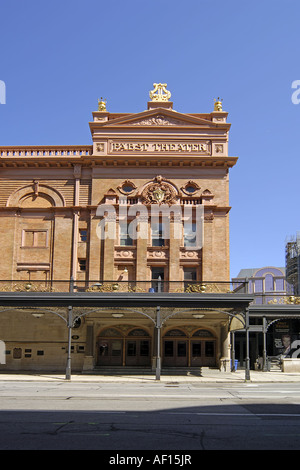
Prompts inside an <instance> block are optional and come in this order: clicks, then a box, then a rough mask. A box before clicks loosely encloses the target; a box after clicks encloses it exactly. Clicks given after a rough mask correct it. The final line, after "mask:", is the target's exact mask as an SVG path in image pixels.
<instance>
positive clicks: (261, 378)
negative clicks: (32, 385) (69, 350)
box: [0, 369, 300, 384]
mask: <svg viewBox="0 0 300 470" xmlns="http://www.w3.org/2000/svg"><path fill="white" fill-rule="evenodd" d="M7 381H11V382H14V381H18V382H20V381H23V382H61V381H63V382H69V381H67V380H66V379H65V375H64V374H55V373H47V372H45V373H38V372H37V373H30V374H29V373H19V372H10V373H3V372H0V383H1V382H7ZM71 382H77V383H100V382H106V383H112V382H115V383H124V382H128V383H129V382H131V383H137V382H144V383H151V382H154V383H155V382H160V383H174V384H175V383H176V384H180V383H198V384H199V383H237V384H238V383H244V382H246V381H245V371H244V370H237V371H235V372H220V371H219V370H215V369H207V370H205V371H204V372H203V374H202V375H201V376H198V375H197V376H196V375H192V374H191V375H161V378H160V381H159V380H156V378H155V374H153V375H125V374H124V375H115V376H112V375H96V374H91V375H89V374H76V373H74V374H72V376H71ZM272 382H276V383H280V382H285V383H287V382H299V383H300V373H283V372H280V371H279V372H273V371H272V372H261V371H254V370H253V371H252V370H251V371H250V381H248V380H247V383H272Z"/></svg>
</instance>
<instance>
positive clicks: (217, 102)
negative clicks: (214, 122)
mask: <svg viewBox="0 0 300 470" xmlns="http://www.w3.org/2000/svg"><path fill="white" fill-rule="evenodd" d="M222 101H223V100H221V99H220V97H218V99H217V100H215V106H214V111H223V109H222Z"/></svg>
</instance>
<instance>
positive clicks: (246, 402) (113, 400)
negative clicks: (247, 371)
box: [0, 381, 300, 455]
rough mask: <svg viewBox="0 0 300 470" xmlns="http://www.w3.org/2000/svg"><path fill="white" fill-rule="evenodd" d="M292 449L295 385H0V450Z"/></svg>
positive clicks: (296, 438) (297, 404)
mask: <svg viewBox="0 0 300 470" xmlns="http://www.w3.org/2000/svg"><path fill="white" fill-rule="evenodd" d="M299 447H300V386H299V384H297V383H282V384H274V383H270V384H255V385H254V384H246V383H245V384H237V385H235V384H227V385H226V384H220V385H218V384H213V385H211V384H197V383H191V384H180V383H178V384H176V383H174V382H172V383H149V384H147V383H140V384H139V383H137V384H134V383H127V384H126V383H122V384H120V383H101V384H98V383H68V382H63V381H62V382H55V383H50V382H49V383H48V382H45V383H36V382H17V381H16V382H13V381H10V382H2V383H0V449H34V450H38V449H66V450H71V449H99V450H101V449H102V450H111V451H120V450H124V451H125V450H152V451H153V450H155V451H159V450H174V451H178V452H180V453H181V454H185V453H186V451H187V450H216V449H218V450H223V449H226V450H228V449H232V450H253V449H257V450H260V449H270V450H271V449H286V450H298V449H299ZM113 455H114V454H113Z"/></svg>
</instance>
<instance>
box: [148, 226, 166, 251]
mask: <svg viewBox="0 0 300 470" xmlns="http://www.w3.org/2000/svg"><path fill="white" fill-rule="evenodd" d="M151 238H152V246H164V245H165V239H164V224H163V223H161V222H160V223H152V224H151Z"/></svg>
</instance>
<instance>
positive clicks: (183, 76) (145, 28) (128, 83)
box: [0, 0, 300, 276]
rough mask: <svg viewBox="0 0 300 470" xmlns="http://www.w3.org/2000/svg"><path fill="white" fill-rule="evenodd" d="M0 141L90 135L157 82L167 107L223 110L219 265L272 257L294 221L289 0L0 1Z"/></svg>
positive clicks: (136, 105)
mask: <svg viewBox="0 0 300 470" xmlns="http://www.w3.org/2000/svg"><path fill="white" fill-rule="evenodd" d="M0 17H1V29H0V40H1V49H0V50H1V54H0V57H1V62H0V80H2V81H4V82H5V84H6V104H5V105H2V104H1V105H0V145H43V144H45V145H48V144H54V145H56V144H90V143H91V136H90V131H89V126H88V121H90V120H91V117H92V115H91V113H92V111H94V110H96V109H97V100H98V98H100V97H101V96H104V97H105V98H107V100H108V109H109V111H111V112H139V111H142V110H144V109H146V106H147V101H148V92H149V90H150V89H151V88H152V84H153V82H165V83H167V84H168V89H169V90H170V91H171V93H172V101H173V102H174V109H176V110H177V111H179V112H183V113H197V112H200V113H201V112H204V113H205V112H210V111H212V108H213V100H214V98H217V97H218V96H220V97H222V98H223V108H224V109H225V110H226V111H228V112H229V122H231V124H232V128H231V131H230V146H229V153H230V155H232V156H238V157H239V160H238V164H237V165H236V166H235V167H234V168H233V169H232V170H231V172H230V204H231V206H232V210H231V213H230V226H231V231H230V233H231V243H230V244H231V276H236V275H237V274H238V272H239V270H240V269H241V268H252V267H260V266H266V265H273V266H284V264H285V257H284V251H285V239H286V237H287V236H289V235H294V234H296V232H297V231H298V230H300V220H299V156H300V155H299V154H300V137H299V135H300V132H299V131H300V104H299V105H295V104H293V103H292V100H291V96H292V93H293V91H294V90H292V88H291V86H292V82H293V81H295V80H300V66H299V64H300V62H299V44H300V28H299V19H300V2H299V0H259V1H258V0H253V1H251V2H250V1H246V0H226V1H224V0H185V1H183V0H180V1H179V0H159V1H158V0H151V1H150V0H110V1H107V0H106V1H103V0H84V1H83V0H80V1H79V0H59V1H58V0H51V1H45V0H9V1H4V0H0Z"/></svg>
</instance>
